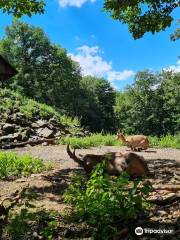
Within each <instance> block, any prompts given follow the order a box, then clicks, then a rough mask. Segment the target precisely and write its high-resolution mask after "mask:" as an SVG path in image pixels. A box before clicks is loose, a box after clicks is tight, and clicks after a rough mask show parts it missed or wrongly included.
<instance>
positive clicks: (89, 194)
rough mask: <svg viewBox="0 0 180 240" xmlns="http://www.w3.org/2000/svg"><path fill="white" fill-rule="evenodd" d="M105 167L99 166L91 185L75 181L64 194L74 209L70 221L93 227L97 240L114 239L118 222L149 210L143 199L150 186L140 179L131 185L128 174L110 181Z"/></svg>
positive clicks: (92, 176)
mask: <svg viewBox="0 0 180 240" xmlns="http://www.w3.org/2000/svg"><path fill="white" fill-rule="evenodd" d="M105 164H106V163H105V162H103V163H100V164H98V165H97V167H96V169H95V171H94V172H93V173H92V175H91V176H90V178H89V180H88V181H86V179H85V178H84V177H82V176H78V177H77V178H75V179H73V182H74V184H70V185H69V187H68V189H67V190H66V192H65V194H64V199H65V202H67V203H69V204H72V205H73V206H74V207H75V212H74V215H73V216H71V218H69V219H72V217H73V219H74V220H75V221H78V222H86V223H87V224H88V225H89V226H91V227H93V228H94V232H93V237H94V238H95V239H112V236H113V235H114V234H115V233H116V232H117V230H118V224H116V223H117V222H118V220H120V219H121V220H127V219H129V218H133V217H135V216H136V215H137V214H138V213H139V212H140V211H142V210H143V209H145V208H146V207H147V203H146V201H145V200H144V196H146V195H147V194H148V193H149V190H150V186H149V185H148V184H144V185H142V186H141V185H140V183H141V179H136V180H134V181H129V177H128V176H127V175H126V174H122V175H121V176H119V177H114V178H113V177H109V176H108V175H107V174H105V173H104V169H105V168H104V167H105ZM127 186H129V187H127Z"/></svg>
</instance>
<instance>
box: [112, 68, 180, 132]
mask: <svg viewBox="0 0 180 240" xmlns="http://www.w3.org/2000/svg"><path fill="white" fill-rule="evenodd" d="M179 80H180V74H179V73H173V72H167V71H164V72H161V73H157V74H155V73H153V72H149V71H144V72H139V73H138V74H137V75H136V77H135V82H134V84H133V85H132V86H128V87H127V88H126V90H125V91H124V92H120V93H117V97H116V105H115V115H116V118H117V121H116V124H117V127H118V128H119V129H121V131H122V130H124V131H125V132H126V133H127V134H145V135H155V136H159V137H160V136H162V135H168V134H171V135H174V134H176V133H178V132H179V131H180V105H179V102H180V85H179Z"/></svg>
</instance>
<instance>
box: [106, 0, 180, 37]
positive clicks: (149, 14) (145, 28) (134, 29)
mask: <svg viewBox="0 0 180 240" xmlns="http://www.w3.org/2000/svg"><path fill="white" fill-rule="evenodd" d="M179 6H180V1H176V0H168V1H164V0H159V1H153V0H150V1H149V0H145V1H142V0H141V1H138V0H134V1H114V0H105V1H104V10H105V11H107V12H110V14H111V16H112V18H113V19H116V20H119V21H120V22H122V23H126V24H127V25H128V28H129V31H130V32H131V33H132V35H133V37H134V39H138V38H141V37H142V36H143V35H144V34H145V33H146V32H151V33H153V34H154V33H156V32H159V31H163V30H165V29H166V28H167V27H169V26H170V25H171V23H172V21H173V17H172V15H171V14H172V12H173V11H174V10H175V9H176V8H178V7H179Z"/></svg>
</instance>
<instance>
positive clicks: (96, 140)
mask: <svg viewBox="0 0 180 240" xmlns="http://www.w3.org/2000/svg"><path fill="white" fill-rule="evenodd" d="M148 138H149V141H150V147H160V148H165V147H169V148H179V149H180V134H177V135H175V136H171V135H167V136H164V137H161V138H157V137H151V136H150V137H148ZM59 144H62V145H65V144H70V145H71V146H72V147H74V148H90V147H99V146H123V145H124V144H123V143H122V141H119V140H116V136H115V135H111V134H107V135H102V134H92V135H91V136H88V137H81V138H77V137H65V138H62V139H60V140H59Z"/></svg>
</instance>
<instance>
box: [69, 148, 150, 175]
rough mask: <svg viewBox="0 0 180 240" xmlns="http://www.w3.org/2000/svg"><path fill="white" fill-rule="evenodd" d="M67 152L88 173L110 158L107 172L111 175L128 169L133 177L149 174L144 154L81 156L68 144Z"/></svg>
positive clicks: (112, 153) (111, 153)
mask: <svg viewBox="0 0 180 240" xmlns="http://www.w3.org/2000/svg"><path fill="white" fill-rule="evenodd" d="M67 153H68V155H69V156H70V158H72V159H73V160H74V161H75V162H76V163H78V164H79V165H80V166H81V167H82V168H83V169H84V170H85V172H86V173H87V174H90V173H91V171H92V170H93V169H94V168H95V166H96V165H97V164H98V163H99V162H101V161H102V160H104V159H106V160H108V164H107V173H108V174H110V175H119V174H120V173H121V172H123V171H126V172H127V173H128V174H129V175H130V176H131V177H138V176H146V175H147V176H148V175H149V169H148V166H147V164H146V162H145V160H144V158H143V157H142V156H139V155H137V154H135V153H132V152H131V153H125V154H123V153H121V152H107V153H105V154H101V155H97V154H86V155H84V156H83V157H82V158H79V157H77V156H76V154H75V149H74V151H73V152H71V150H70V147H69V145H67Z"/></svg>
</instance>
